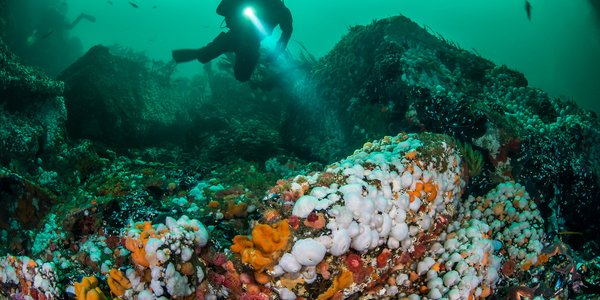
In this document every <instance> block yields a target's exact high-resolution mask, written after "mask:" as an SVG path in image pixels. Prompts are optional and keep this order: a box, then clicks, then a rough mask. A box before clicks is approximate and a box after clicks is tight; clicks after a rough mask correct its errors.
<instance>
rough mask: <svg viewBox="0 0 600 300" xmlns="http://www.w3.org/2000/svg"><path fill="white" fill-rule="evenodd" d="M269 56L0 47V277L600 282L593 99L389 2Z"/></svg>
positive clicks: (148, 284) (436, 285)
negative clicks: (43, 63) (318, 47)
mask: <svg viewBox="0 0 600 300" xmlns="http://www.w3.org/2000/svg"><path fill="white" fill-rule="evenodd" d="M0 3H2V2H0ZM132 5H133V4H132ZM287 60H288V61H289V66H287V67H286V66H273V67H268V66H266V65H259V66H258V69H257V72H256V73H255V74H254V75H253V78H251V80H250V83H249V84H240V83H238V82H236V81H235V80H234V79H233V78H232V75H231V74H230V73H229V72H230V71H229V70H230V69H231V68H229V67H228V66H227V64H229V63H231V61H230V60H228V59H227V58H225V59H223V60H222V61H221V64H220V65H212V66H211V65H207V66H206V73H205V75H201V76H198V77H195V78H191V79H177V78H171V74H172V65H170V64H169V63H160V62H150V61H149V60H148V59H146V58H145V57H144V56H143V55H140V54H137V53H133V52H131V51H127V50H126V49H116V48H112V49H109V48H107V47H105V46H95V47H93V48H91V49H90V50H89V51H88V52H87V53H85V54H84V55H83V56H81V57H79V59H78V60H77V61H75V62H74V63H73V64H71V65H70V66H69V67H68V68H66V69H64V70H63V71H62V72H60V75H59V76H58V77H57V79H51V78H49V77H48V76H47V75H44V74H43V73H41V72H40V71H37V70H35V69H33V68H31V67H29V66H27V65H26V63H25V60H21V59H20V58H19V57H17V56H16V55H15V54H13V51H12V50H11V48H10V47H8V46H6V45H4V44H0V66H1V69H0V93H1V94H2V97H1V98H0V103H1V105H0V118H2V120H1V121H2V122H0V137H2V140H1V143H0V147H1V153H0V163H1V165H0V206H1V207H3V210H0V295H2V296H3V297H9V298H11V299H77V300H82V299H109V298H110V299H523V298H524V297H527V298H530V299H532V298H534V297H540V298H558V299H593V298H594V297H598V295H600V245H598V243H597V241H598V240H600V233H599V232H600V231H599V230H598V229H599V228H600V220H598V218H597V217H596V216H597V215H598V213H599V212H600V211H599V209H600V208H599V207H600V206H599V205H597V204H598V201H599V200H598V196H599V194H600V189H599V184H600V180H599V177H598V176H599V174H600V173H599V172H600V163H599V160H600V150H599V146H598V145H600V132H599V129H600V127H599V121H598V118H597V116H595V115H594V114H592V113H590V112H588V111H585V110H582V109H580V108H578V107H577V105H575V104H574V103H571V102H568V101H563V100H562V99H556V98H550V97H548V95H547V94H546V93H544V92H543V91H541V90H539V89H534V88H530V87H528V86H527V80H526V78H525V77H524V76H523V75H522V74H521V73H519V72H516V71H514V70H510V69H509V68H507V67H506V66H497V65H495V64H493V63H492V62H490V61H488V60H486V59H484V58H482V57H479V56H477V55H475V54H473V53H470V52H468V51H465V50H463V49H460V47H458V46H457V45H454V44H452V43H450V42H448V41H446V40H444V39H443V38H442V37H440V36H436V35H434V34H431V33H430V32H428V31H427V30H425V29H423V28H420V27H419V26H417V25H416V24H415V23H413V22H412V21H410V20H409V19H407V18H405V17H401V16H398V17H392V18H388V19H383V20H378V21H374V22H373V23H372V24H370V25H366V26H355V27H352V28H351V29H350V30H349V32H348V33H347V34H346V35H345V36H344V37H343V38H342V39H341V40H340V42H339V43H338V44H337V45H336V47H335V48H334V49H333V50H332V51H331V52H330V53H329V54H327V55H326V56H325V57H323V58H321V59H319V60H316V59H314V58H312V57H311V56H310V54H308V53H301V54H300V55H296V56H294V55H292V54H287Z"/></svg>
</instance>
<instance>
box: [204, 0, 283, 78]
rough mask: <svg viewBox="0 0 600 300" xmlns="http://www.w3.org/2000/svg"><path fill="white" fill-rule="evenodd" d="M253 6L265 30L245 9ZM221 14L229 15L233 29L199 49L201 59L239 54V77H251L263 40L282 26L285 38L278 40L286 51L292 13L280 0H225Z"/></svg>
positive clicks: (218, 12)
mask: <svg viewBox="0 0 600 300" xmlns="http://www.w3.org/2000/svg"><path fill="white" fill-rule="evenodd" d="M248 7H251V8H252V9H253V11H254V13H255V15H256V17H257V19H258V20H259V21H260V22H261V24H262V26H263V28H264V31H262V32H261V30H259V29H258V28H257V27H256V25H255V24H253V23H252V21H251V20H250V18H248V17H247V16H245V15H244V10H245V9H246V8H248ZM217 14H219V15H221V16H224V17H225V22H226V24H227V27H228V28H229V30H228V31H227V32H222V33H221V34H219V35H218V36H217V37H216V38H215V39H214V40H213V41H212V42H210V43H209V44H208V45H206V46H205V47H203V48H201V49H199V50H198V51H199V55H198V60H199V61H200V62H202V63H207V62H209V61H211V60H213V59H215V58H217V57H218V56H220V55H221V54H223V53H226V52H234V53H235V66H234V74H235V78H236V79H237V80H239V81H247V80H249V79H250V76H251V75H252V72H253V71H254V68H255V67H256V64H257V63H258V58H259V55H260V52H259V49H260V42H261V41H262V40H263V39H264V38H265V37H266V36H269V35H271V34H272V33H273V29H274V28H275V27H276V26H278V25H279V27H280V28H281V31H282V33H281V37H280V38H279V41H278V42H277V48H278V50H279V51H283V49H285V47H286V46H287V43H288V41H289V40H290V37H291V35H292V30H293V29H292V14H291V13H290V10H289V9H288V8H287V7H286V6H285V5H284V4H283V2H281V1H280V0H223V1H221V3H220V4H219V6H218V7H217Z"/></svg>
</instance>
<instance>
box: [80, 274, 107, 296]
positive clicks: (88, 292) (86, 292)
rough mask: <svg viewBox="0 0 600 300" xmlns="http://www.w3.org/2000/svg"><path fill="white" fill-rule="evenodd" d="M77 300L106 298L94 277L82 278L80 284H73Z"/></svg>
mask: <svg viewBox="0 0 600 300" xmlns="http://www.w3.org/2000/svg"><path fill="white" fill-rule="evenodd" d="M75 295H76V296H77V300H106V299H108V298H106V296H105V295H104V293H103V292H102V290H100V288H99V287H98V279H97V278H96V277H94V276H91V277H83V279H81V282H75Z"/></svg>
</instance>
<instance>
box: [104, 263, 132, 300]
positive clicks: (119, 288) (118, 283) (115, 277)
mask: <svg viewBox="0 0 600 300" xmlns="http://www.w3.org/2000/svg"><path fill="white" fill-rule="evenodd" d="M106 281H107V282H108V287H110V293H111V294H112V295H113V296H116V297H123V295H125V290H128V289H130V288H131V282H129V279H127V277H125V276H124V275H123V272H121V271H119V270H117V269H110V272H109V275H108V278H107V279H106Z"/></svg>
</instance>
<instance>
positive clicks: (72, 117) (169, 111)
mask: <svg viewBox="0 0 600 300" xmlns="http://www.w3.org/2000/svg"><path fill="white" fill-rule="evenodd" d="M59 78H60V79H61V80H63V81H64V82H65V98H66V99H67V100H66V104H67V110H68V112H69V119H68V121H67V132H68V133H69V135H70V136H71V137H73V138H87V139H92V140H95V141H98V142H102V143H105V144H107V145H110V146H117V147H137V146H146V145H159V144H161V143H163V142H173V141H180V140H182V134H183V132H184V130H183V129H186V128H187V129H189V126H190V124H191V119H190V117H189V115H188V112H187V111H186V110H185V108H184V107H183V106H182V105H181V102H178V100H180V99H179V98H178V97H175V96H174V95H172V94H171V93H170V90H169V89H168V85H169V82H168V79H167V80H165V78H164V77H161V76H158V75H157V74H156V73H153V72H151V71H150V70H148V69H147V68H146V67H145V66H144V65H143V64H141V63H140V62H137V61H134V60H132V59H128V58H125V57H120V56H115V55H113V54H111V53H110V52H109V49H108V48H107V47H104V46H100V45H99V46H94V47H92V48H91V49H90V50H89V51H88V52H87V53H86V54H85V55H84V56H83V57H81V58H80V59H79V60H77V61H76V62H75V63H74V64H72V65H71V66H70V67H68V68H67V69H66V70H65V71H64V72H62V73H61V75H60V76H59Z"/></svg>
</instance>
